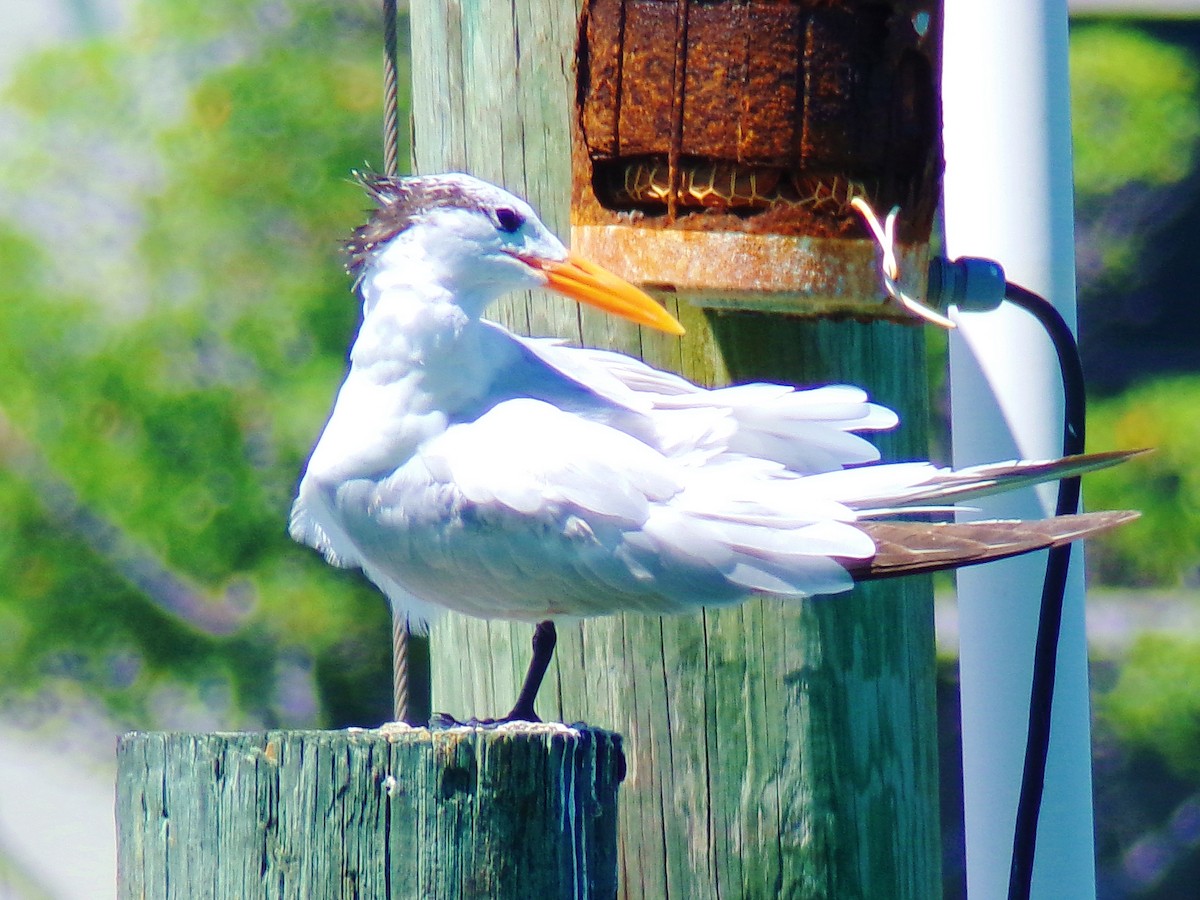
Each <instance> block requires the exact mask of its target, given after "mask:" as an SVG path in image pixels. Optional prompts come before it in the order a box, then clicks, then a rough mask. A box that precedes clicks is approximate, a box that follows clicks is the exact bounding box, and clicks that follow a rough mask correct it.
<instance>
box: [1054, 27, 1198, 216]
mask: <svg viewBox="0 0 1200 900" xmlns="http://www.w3.org/2000/svg"><path fill="white" fill-rule="evenodd" d="M1070 66H1071V104H1072V110H1071V115H1072V125H1073V128H1074V132H1075V137H1076V143H1075V160H1074V164H1075V187H1076V191H1077V192H1078V194H1079V196H1080V198H1081V199H1083V200H1087V199H1090V198H1092V197H1095V196H1098V195H1099V196H1107V195H1109V194H1112V193H1113V192H1114V191H1116V190H1118V189H1120V188H1122V187H1124V186H1125V185H1127V184H1128V183H1129V182H1142V183H1144V184H1150V185H1169V184H1174V183H1176V182H1179V181H1181V180H1183V179H1184V178H1185V177H1186V176H1187V175H1188V174H1189V173H1190V172H1191V170H1192V167H1193V165H1194V163H1195V157H1196V142H1197V140H1198V139H1200V105H1197V102H1196V101H1197V91H1198V90H1200V73H1198V72H1197V71H1196V67H1195V63H1194V61H1193V60H1192V59H1191V57H1190V56H1189V54H1188V53H1187V52H1186V51H1184V50H1182V49H1181V48H1179V47H1174V46H1172V45H1170V44H1167V43H1164V42H1162V41H1159V40H1155V39H1154V38H1152V37H1150V36H1149V35H1147V34H1144V33H1142V32H1140V31H1138V30H1136V29H1133V28H1128V27H1121V26H1118V25H1109V24H1094V25H1088V26H1080V27H1076V28H1074V29H1073V30H1072V33H1071V51H1070Z"/></svg>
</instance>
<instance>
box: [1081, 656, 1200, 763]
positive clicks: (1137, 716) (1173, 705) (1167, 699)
mask: <svg viewBox="0 0 1200 900" xmlns="http://www.w3.org/2000/svg"><path fill="white" fill-rule="evenodd" d="M1197 672H1200V637H1197V636H1195V635H1168V634H1145V635H1142V636H1140V637H1139V638H1138V639H1137V641H1136V642H1135V643H1134V645H1133V648H1132V649H1131V651H1130V653H1129V657H1128V659H1127V660H1125V663H1124V665H1123V666H1122V667H1121V672H1120V675H1119V677H1118V679H1117V683H1116V685H1115V686H1114V688H1113V689H1112V690H1111V691H1109V692H1108V693H1106V694H1104V695H1103V696H1102V697H1101V698H1100V699H1099V701H1098V703H1097V706H1098V709H1097V712H1098V714H1099V715H1101V716H1102V717H1103V718H1104V719H1105V721H1106V723H1107V724H1108V726H1109V727H1111V728H1112V730H1113V732H1114V733H1115V734H1116V735H1117V737H1119V738H1120V739H1121V740H1122V741H1124V742H1126V743H1127V744H1128V745H1131V746H1133V747H1139V748H1150V749H1152V750H1154V751H1156V752H1157V753H1158V754H1159V755H1160V756H1161V757H1162V758H1163V759H1164V760H1166V762H1167V763H1168V764H1169V765H1170V766H1171V767H1172V768H1173V769H1174V770H1175V771H1176V772H1178V773H1179V774H1181V775H1183V776H1185V777H1188V778H1190V779H1193V781H1200V754H1197V752H1196V748H1197V747H1200V678H1197V677H1196V673H1197Z"/></svg>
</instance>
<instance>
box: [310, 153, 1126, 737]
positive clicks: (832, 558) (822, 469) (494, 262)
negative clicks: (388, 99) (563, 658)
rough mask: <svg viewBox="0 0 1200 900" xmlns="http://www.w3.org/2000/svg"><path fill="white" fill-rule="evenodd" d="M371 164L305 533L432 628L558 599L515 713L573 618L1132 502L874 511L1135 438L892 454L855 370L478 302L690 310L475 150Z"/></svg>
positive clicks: (652, 318)
mask: <svg viewBox="0 0 1200 900" xmlns="http://www.w3.org/2000/svg"><path fill="white" fill-rule="evenodd" d="M359 178H360V181H361V182H362V184H363V186H364V187H365V188H366V190H367V191H368V193H369V194H370V195H371V196H372V198H373V199H374V200H375V202H376V204H377V208H376V210H375V211H374V213H373V215H372V217H371V219H370V221H369V222H367V224H365V225H363V226H362V227H360V228H359V229H358V230H357V231H356V232H355V233H354V236H353V239H352V240H351V241H350V242H349V244H348V250H349V253H350V263H349V270H350V272H351V273H352V274H353V275H354V277H355V278H356V286H357V288H358V290H359V291H360V292H361V295H362V300H363V321H362V325H361V327H360V329H359V332H358V335H357V337H356V339H355V341H354V344H353V347H352V349H351V351H350V369H349V372H348V374H347V376H346V379H345V382H344V383H343V384H342V386H341V390H340V391H339V393H338V395H337V399H336V402H335V403H334V407H333V411H332V413H331V414H330V416H329V420H328V422H327V424H326V425H325V429H324V431H323V432H322V434H321V436H320V438H319V440H318V441H317V444H316V446H315V448H314V449H313V451H312V455H311V457H310V459H309V461H308V467H307V470H306V471H305V473H304V477H303V479H302V481H301V482H300V486H299V490H298V494H297V497H296V500H295V504H294V505H293V508H292V514H291V526H290V531H291V535H292V537H293V538H295V539H296V540H297V541H300V542H302V543H305V544H308V545H311V546H312V547H315V548H316V549H317V550H319V551H321V552H322V553H323V554H324V555H325V558H326V560H328V562H330V563H331V564H333V565H335V566H341V567H359V568H361V569H362V570H363V572H364V573H366V575H367V577H368V578H369V579H371V581H373V582H374V583H375V584H376V585H377V586H378V587H379V588H380V589H381V590H382V591H383V592H384V594H386V595H387V597H388V600H389V601H390V602H391V605H392V607H393V611H394V613H395V614H396V615H398V616H401V617H407V620H408V622H409V625H410V627H412V628H414V629H416V630H418V631H419V630H422V629H424V628H425V627H426V626H427V624H428V623H429V622H430V621H432V620H433V619H434V618H435V617H436V615H437V614H438V612H440V611H441V610H443V609H451V610H457V611H458V612H462V613H466V614H468V615H472V616H478V617H481V618H501V619H516V620H524V621H528V622H530V623H539V625H538V628H537V631H536V632H535V653H534V657H535V659H534V662H533V664H532V665H531V671H530V674H529V676H528V678H527V681H526V685H525V688H524V689H523V691H522V693H521V696H520V698H519V699H518V702H517V705H516V706H515V707H514V709H513V710H512V712H511V713H509V716H508V717H507V718H510V719H518V718H520V719H536V716H535V714H534V710H533V699H534V696H535V695H536V692H537V687H538V684H539V683H540V680H541V675H542V673H544V671H545V666H546V664H547V663H548V661H549V654H550V653H551V652H552V650H553V643H554V626H553V621H554V620H555V619H556V618H562V617H584V616H596V615H604V614H610V613H617V612H622V611H634V612H643V613H651V614H663V613H680V612H686V611H689V610H695V609H697V608H698V607H702V606H722V605H727V604H731V603H736V602H739V601H741V600H744V599H746V598H748V597H750V596H754V595H758V594H771V595H776V596H782V597H807V596H810V595H814V594H835V593H838V592H841V591H846V590H848V589H849V588H850V587H852V586H853V584H854V583H855V582H856V581H860V580H864V579H868V578H878V577H887V576H890V575H900V574H909V573H912V572H921V571H930V570H933V569H940V568H949V567H954V566H962V565H969V564H972V563H977V562H983V561H986V560H988V559H994V558H999V557H1003V556H1010V555H1014V554H1017V553H1024V552H1027V551H1030V550H1034V549H1039V548H1044V547H1047V546H1051V545H1055V544H1060V543H1064V542H1066V541H1071V540H1075V539H1077V538H1079V537H1082V536H1085V535H1087V534H1090V533H1092V532H1094V531H1097V530H1100V529H1102V528H1107V527H1111V526H1112V525H1114V524H1117V523H1119V522H1121V521H1124V520H1125V519H1127V518H1129V515H1130V514H1122V513H1114V514H1089V515H1084V516H1076V517H1065V518H1060V519H1051V520H1046V521H1042V522H1032V523H1020V522H992V523H972V524H953V523H948V524H940V525H936V524H929V523H927V522H911V521H910V522H903V521H894V520H892V521H879V519H881V518H883V517H887V516H893V517H894V514H895V513H896V512H897V511H898V510H902V511H912V510H914V509H917V510H920V509H929V508H938V509H944V508H945V507H946V506H947V504H950V503H953V502H956V501H959V500H965V499H970V498H971V497H973V496H978V495H981V494H985V493H990V492H993V491H996V490H1001V489H1007V488H1009V487H1014V486H1019V485H1023V484H1028V483H1032V482H1036V481H1042V480H1047V479H1052V478H1059V477H1063V476H1064V475H1068V474H1072V473H1075V472H1078V471H1083V470H1087V469H1090V468H1095V467H1098V466H1101V465H1105V464H1109V463H1111V462H1114V461H1116V460H1118V459H1120V458H1122V457H1121V454H1109V455H1102V456H1093V457H1087V458H1084V457H1078V458H1074V459H1068V460H1058V461H1052V462H1044V463H1028V462H1015V463H1008V464H999V465H993V466H981V467H976V468H972V469H966V470H960V471H957V472H955V471H951V470H948V469H944V468H939V467H936V466H934V465H932V464H930V463H927V462H915V463H911V462H910V463H892V464H880V463H879V462H878V460H879V453H878V451H877V450H876V448H875V447H874V446H873V445H872V444H871V443H870V442H868V441H867V440H865V439H864V438H862V437H860V436H859V435H858V434H857V433H856V432H870V431H876V430H880V429H888V428H891V427H893V426H894V425H896V423H897V417H896V415H895V414H894V413H893V412H891V411H890V410H888V409H886V408H884V407H882V406H879V405H876V404H874V403H871V402H869V401H868V399H867V396H866V394H865V393H864V392H863V391H862V390H860V389H858V388H856V387H847V386H841V385H832V386H825V387H818V388H815V389H810V390H797V389H795V388H793V387H791V386H787V385H776V384H746V385H740V386H736V387H727V388H719V389H713V390H708V389H704V388H700V387H697V386H696V385H694V384H692V383H690V382H688V381H686V380H685V379H683V378H681V377H679V376H677V375H673V374H670V373H667V372H661V371H658V370H656V369H654V368H652V367H650V366H648V365H646V364H645V363H643V362H641V361H640V360H637V359H633V358H630V357H628V356H624V355H621V354H619V353H613V352H608V351H602V350H590V349H579V348H574V347H569V346H565V345H564V344H562V343H561V342H558V341H553V340H545V339H531V338H525V337H521V336H518V335H515V334H513V333H511V332H509V331H507V330H506V329H504V328H502V327H501V326H499V325H497V324H495V323H493V322H489V321H487V320H486V319H484V318H483V317H482V314H483V312H484V310H485V308H486V307H487V306H488V304H489V303H491V302H492V301H493V300H495V299H497V298H498V297H500V296H501V295H502V294H505V293H508V292H510V291H515V290H522V289H527V288H542V287H548V288H550V289H551V290H553V291H556V292H558V293H560V294H565V295H566V296H568V297H571V298H573V299H575V300H579V301H582V302H585V303H591V304H594V305H596V306H599V307H600V308H601V309H605V310H607V311H609V312H612V313H615V314H617V315H620V316H624V317H625V318H628V319H632V320H633V321H635V322H639V323H641V324H643V325H648V326H651V327H655V328H659V329H662V330H664V331H667V332H670V333H674V334H681V333H682V331H683V329H682V327H681V326H680V325H679V323H678V322H676V321H675V319H674V318H673V317H672V316H671V315H670V314H668V313H667V312H666V311H665V310H664V309H663V308H662V307H661V306H660V305H658V304H657V303H656V302H655V301H654V300H653V299H651V298H650V297H649V296H647V295H646V294H644V293H642V292H641V291H640V290H638V289H637V288H635V287H633V286H632V285H629V284H628V283H626V282H624V281H623V280H621V279H620V278H618V277H616V276H615V275H613V274H611V273H609V272H607V271H605V270H603V269H600V268H599V267H597V266H595V265H592V264H590V263H588V262H586V261H584V260H581V259H578V258H577V257H575V256H573V255H571V254H569V253H568V252H567V250H566V248H565V247H564V246H563V245H562V244H561V243H560V242H559V241H558V239H557V238H555V237H554V236H553V235H552V234H551V233H550V232H549V231H548V230H547V228H546V227H545V226H544V225H543V224H542V223H541V221H539V219H538V217H537V216H536V215H535V214H534V211H533V210H532V209H531V208H530V207H529V205H528V204H526V203H525V202H524V201H522V200H520V199H519V198H517V197H515V196H513V195H512V194H510V193H508V192H507V191H504V190H501V189H500V188H498V187H495V186H493V185H491V184H488V183H486V182H483V181H480V180H478V179H476V178H473V177H470V176H467V175H438V176H422V177H411V178H391V177H385V176H380V175H375V174H365V175H360V176H359Z"/></svg>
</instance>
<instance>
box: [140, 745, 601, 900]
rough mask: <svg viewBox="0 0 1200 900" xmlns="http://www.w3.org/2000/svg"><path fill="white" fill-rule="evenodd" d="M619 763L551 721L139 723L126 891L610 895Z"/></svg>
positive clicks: (457, 897)
mask: <svg viewBox="0 0 1200 900" xmlns="http://www.w3.org/2000/svg"><path fill="white" fill-rule="evenodd" d="M623 774H624V758H623V756H622V752H621V740H620V738H619V737H617V736H616V735H613V734H610V733H607V732H603V731H598V730H595V729H573V728H566V727H564V726H554V725H527V724H524V723H522V724H520V725H510V726H505V727H502V728H492V729H482V728H471V727H465V726H464V727H456V728H448V729H440V730H435V731H430V730H429V729H425V728H408V727H407V726H395V727H390V728H389V729H385V730H382V731H362V730H351V731H339V732H325V731H269V732H265V733H260V734H162V733H159V734H142V733H134V734H129V735H126V736H125V737H123V738H122V739H121V742H120V746H119V748H118V774H117V823H118V886H119V895H120V896H121V897H122V898H175V897H178V898H188V900H191V898H211V900H225V898H235V897H236V898H250V897H296V898H322V900H324V898H339V897H344V898H351V897H370V898H387V897H396V898H409V897H421V898H426V897H428V898H437V900H443V898H444V900H476V898H494V900H515V898H530V900H558V898H572V900H609V898H611V897H612V896H613V895H614V894H615V892H616V889H617V887H616V874H617V870H616V797H617V786H618V783H619V782H620V780H621V778H622V776H623Z"/></svg>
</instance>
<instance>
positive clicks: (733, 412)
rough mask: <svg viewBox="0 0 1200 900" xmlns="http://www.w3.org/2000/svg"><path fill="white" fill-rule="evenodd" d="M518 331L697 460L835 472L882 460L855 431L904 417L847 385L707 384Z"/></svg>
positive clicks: (663, 443) (667, 446) (661, 445)
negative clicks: (746, 459)
mask: <svg viewBox="0 0 1200 900" xmlns="http://www.w3.org/2000/svg"><path fill="white" fill-rule="evenodd" d="M513 337H514V339H515V340H518V341H520V342H521V343H522V344H523V346H525V347H526V349H527V351H528V352H529V353H530V354H532V355H533V356H535V357H536V358H537V359H538V360H540V361H541V362H543V363H544V364H545V365H546V366H549V367H551V368H552V369H554V370H556V371H557V372H559V373H561V374H562V375H564V376H565V377H568V378H571V379H573V380H575V381H577V382H578V383H580V384H583V385H587V387H588V388H589V389H590V390H592V391H594V392H596V393H597V394H598V395H600V396H602V397H604V398H605V399H607V400H610V401H612V402H613V403H618V404H620V405H622V406H623V407H625V408H628V409H636V410H638V411H639V412H642V413H643V414H645V415H646V416H647V417H648V418H649V420H650V421H651V422H652V423H653V431H652V434H653V437H652V438H651V440H652V441H653V442H654V443H655V445H656V446H657V447H658V449H660V450H661V451H662V452H663V453H665V454H667V455H669V456H674V457H679V458H685V457H688V458H691V459H692V460H693V461H695V462H696V463H697V464H703V463H706V462H708V460H710V459H711V458H712V457H713V456H714V455H717V454H720V453H725V452H728V453H737V454H746V455H749V456H753V457H757V458H760V459H764V460H770V461H773V462H776V463H778V464H780V465H782V466H784V467H786V468H787V469H788V470H790V471H792V472H795V473H797V474H803V475H808V474H813V473H817V472H828V471H831V470H836V469H840V468H841V467H843V466H850V465H858V464H861V463H867V462H875V461H877V460H878V459H879V451H878V450H877V449H876V447H875V446H874V445H873V444H871V443H870V442H869V441H867V440H865V439H863V438H861V437H859V436H858V435H857V434H855V433H854V432H859V431H880V430H886V429H889V428H893V427H894V426H895V425H896V423H897V422H898V418H897V416H896V414H895V413H894V412H892V411H891V410H890V409H887V408H886V407H883V406H879V405H878V404H875V403H871V402H869V400H868V399H867V395H866V393H865V392H864V391H862V390H861V389H859V388H856V387H850V386H847V385H827V386H824V387H818V388H812V389H809V390H797V389H795V388H793V387H791V386H789V385H785V384H767V383H752V384H742V385H736V386H733V387H725V388H715V389H707V388H701V387H698V386H697V385H694V384H692V383H691V382H689V381H686V380H685V379H683V378H680V377H679V376H678V375H674V374H672V373H670V372H662V371H659V370H658V369H654V368H652V367H651V366H648V365H646V364H645V363H644V362H642V361H641V360H639V359H634V358H633V357H629V356H625V355H623V354H620V353H614V352H611V351H606V350H592V349H580V348H576V347H568V346H563V345H562V344H560V343H558V342H554V341H545V340H537V339H529V338H519V337H517V336H513ZM547 399H549V398H547Z"/></svg>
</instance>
